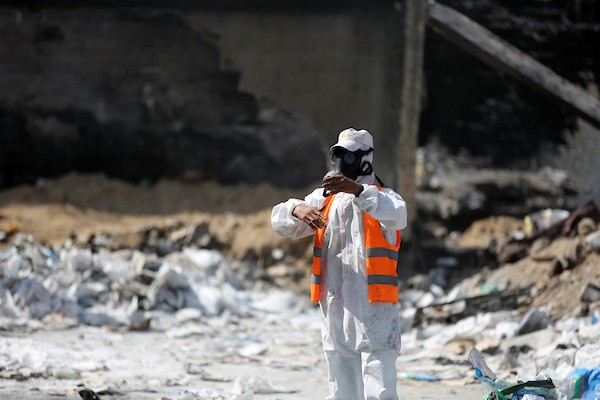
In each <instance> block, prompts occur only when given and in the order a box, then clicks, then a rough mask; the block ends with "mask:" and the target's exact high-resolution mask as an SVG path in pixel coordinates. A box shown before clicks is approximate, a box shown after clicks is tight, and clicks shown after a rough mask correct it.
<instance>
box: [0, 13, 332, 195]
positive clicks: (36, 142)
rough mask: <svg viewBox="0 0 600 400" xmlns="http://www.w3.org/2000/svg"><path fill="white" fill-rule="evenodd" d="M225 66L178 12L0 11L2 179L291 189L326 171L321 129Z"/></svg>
mask: <svg viewBox="0 0 600 400" xmlns="http://www.w3.org/2000/svg"><path fill="white" fill-rule="evenodd" d="M219 63H220V56H219V52H218V49H217V48H216V47H215V46H214V45H212V44H211V43H209V42H208V41H207V40H206V39H205V37H204V36H203V35H202V34H201V33H200V32H198V31H197V30H194V29H191V28H190V27H189V26H188V25H187V23H186V22H185V21H184V20H183V19H182V18H181V17H179V16H177V15H174V14H173V13H170V12H165V11H157V10H147V9H146V10H123V9H119V8H115V9H92V8H86V9H73V8H51V9H44V8H41V9H35V10H34V9H19V8H2V9H0V187H6V186H11V185H14V184H18V183H22V182H32V181H34V180H35V179H36V178H37V177H51V176H55V175H59V174H62V173H65V172H67V171H70V170H78V171H83V172H91V171H103V172H106V173H107V174H109V175H111V176H117V177H121V178H125V179H129V180H133V181H137V180H141V179H150V180H153V179H158V178H160V177H164V176H171V177H175V176H182V175H185V176H193V177H194V178H196V179H208V178H214V179H218V180H220V181H221V182H224V183H237V182H250V183H252V182H261V181H268V182H273V183H276V184H282V185H287V186H298V185H305V184H306V183H307V182H311V181H313V180H315V179H318V178H319V177H320V176H322V173H323V169H324V165H323V164H322V163H319V162H318V160H320V158H319V157H318V155H319V154H322V153H321V151H322V150H321V145H320V141H319V140H318V139H317V137H316V136H315V134H314V131H313V130H311V128H310V127H309V126H307V125H306V124H304V123H302V122H301V121H299V120H298V119H296V118H294V117H292V116H291V115H289V114H288V113H285V112H283V111H277V110H265V109H261V108H260V107H259V106H258V103H257V101H256V98H255V97H254V95H252V94H249V93H245V92H243V91H240V89H239V73H237V72H235V71H223V70H221V69H220V65H219ZM288 136H293V138H292V139H291V140H288V139H289V138H288ZM274 149H276V151H275V150H274ZM309 149H310V151H309ZM290 153H292V155H290ZM315 155H316V156H317V157H316V159H317V162H315ZM290 159H292V160H294V162H295V163H296V165H298V166H299V168H298V169H297V170H295V171H294V172H293V173H290V172H289V171H287V170H286V168H285V166H286V165H287V163H288V162H289V160H290Z"/></svg>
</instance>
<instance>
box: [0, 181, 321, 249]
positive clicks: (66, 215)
mask: <svg viewBox="0 0 600 400" xmlns="http://www.w3.org/2000/svg"><path fill="white" fill-rule="evenodd" d="M310 190H312V188H306V189H300V190H299V189H296V190H293V189H280V188H276V187H273V186H271V185H268V184H261V185H257V186H249V185H236V186H222V185H219V184H217V183H214V182H205V183H184V182H179V181H160V182H158V183H157V184H156V185H153V186H150V185H132V184H129V183H126V182H123V181H120V180H116V179H108V178H106V177H105V176H103V175H82V174H75V173H73V174H69V175H66V176H63V177H62V178H60V179H56V180H48V181H40V182H38V184H37V185H35V186H20V187H16V188H13V189H10V190H6V191H3V192H0V230H3V231H5V232H13V233H16V232H20V233H25V234H28V235H32V236H33V237H34V238H35V240H37V241H40V242H43V243H47V244H49V245H53V246H54V245H62V244H63V243H65V241H67V240H69V239H72V238H74V237H86V236H89V235H93V234H98V233H105V234H125V233H129V232H140V231H143V230H144V229H149V228H159V229H160V228H164V227H168V226H182V225H189V224H194V223H206V224H208V226H209V229H210V230H211V232H213V233H214V234H215V235H216V239H217V240H218V241H219V242H220V243H227V246H226V247H225V248H224V249H223V250H224V252H225V253H226V254H227V255H228V256H230V257H232V258H236V259H239V258H243V257H244V256H251V257H254V258H260V259H267V258H269V257H270V253H271V252H272V250H273V249H275V248H281V249H283V250H284V251H285V254H295V255H297V256H298V255H301V254H303V253H304V252H305V249H306V248H307V246H308V242H307V241H300V242H292V241H290V240H287V239H285V238H282V237H279V236H278V235H277V234H275V232H274V231H273V229H272V228H271V221H270V213H271V208H272V207H273V205H275V204H277V203H278V202H281V201H285V200H287V199H288V198H290V197H299V198H303V196H304V195H305V194H306V193H308V192H309V191H310ZM0 245H1V244H0ZM4 245H7V243H5V244H4Z"/></svg>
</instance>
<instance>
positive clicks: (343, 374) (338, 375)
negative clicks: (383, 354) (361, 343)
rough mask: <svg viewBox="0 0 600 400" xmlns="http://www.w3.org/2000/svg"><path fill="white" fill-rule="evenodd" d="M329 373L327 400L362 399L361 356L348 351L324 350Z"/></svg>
mask: <svg viewBox="0 0 600 400" xmlns="http://www.w3.org/2000/svg"><path fill="white" fill-rule="evenodd" d="M325 360H326V361H327V368H328V372H329V396H328V397H327V400H360V399H362V398H363V397H362V396H363V392H364V389H363V381H362V369H361V356H360V353H358V352H353V351H352V350H350V349H346V350H342V351H334V350H325Z"/></svg>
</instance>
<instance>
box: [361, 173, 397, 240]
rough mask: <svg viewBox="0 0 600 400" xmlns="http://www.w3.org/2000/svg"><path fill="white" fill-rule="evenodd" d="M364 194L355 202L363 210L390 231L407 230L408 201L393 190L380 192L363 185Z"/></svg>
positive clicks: (384, 189) (385, 189) (372, 187)
mask: <svg viewBox="0 0 600 400" xmlns="http://www.w3.org/2000/svg"><path fill="white" fill-rule="evenodd" d="M362 186H363V190H362V192H361V193H360V194H359V195H358V196H357V197H356V198H355V199H354V200H353V201H354V204H356V206H357V207H358V208H360V209H361V210H363V211H365V212H367V213H369V215H370V216H371V217H373V218H375V219H376V220H378V221H379V223H380V224H381V226H382V227H383V228H385V229H389V230H397V229H404V228H406V224H407V211H406V201H404V199H403V198H402V196H400V195H399V194H398V193H396V192H395V191H394V190H393V189H391V188H383V189H381V190H379V189H378V188H377V186H375V185H365V184H363V185H362Z"/></svg>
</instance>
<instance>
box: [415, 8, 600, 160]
mask: <svg viewBox="0 0 600 400" xmlns="http://www.w3.org/2000/svg"><path fill="white" fill-rule="evenodd" d="M443 4H444V5H447V6H450V7H453V8H455V9H456V10H458V11H460V12H461V13H463V14H465V15H466V16H468V17H469V18H471V19H473V20H474V21H476V22H478V23H479V24H481V25H483V26H484V27H486V28H487V29H489V30H491V31H492V32H493V33H494V34H496V35H498V36H499V37H501V38H502V39H504V40H506V41H507V42H508V43H510V44H511V45H513V46H515V47H517V48H518V49H520V50H522V51H524V52H526V53H527V54H528V55H530V56H532V57H533V58H535V59H536V60H538V61H540V62H541V63H542V64H544V65H545V66H547V67H549V68H550V69H552V70H553V71H554V72H556V73H557V74H559V75H560V76H562V77H564V78H565V79H567V80H568V81H570V82H573V83H574V84H576V85H578V86H580V87H582V88H584V89H586V90H588V91H590V92H591V93H593V94H594V95H596V96H597V89H596V88H597V87H598V84H599V82H600V34H599V32H600V8H599V5H598V3H597V2H594V1H587V0H581V1H568V2H563V1H555V0H551V1H533V2H519V1H509V0H485V1H478V2H472V1H464V0H448V1H444V2H443ZM425 74H426V81H427V96H426V101H425V105H424V110H423V113H422V115H421V128H422V130H421V136H420V139H421V144H424V143H427V142H429V141H431V139H432V138H434V137H435V138H437V139H439V141H440V142H441V143H443V144H444V145H446V146H448V147H450V149H451V150H452V151H454V152H458V151H460V150H461V149H466V150H468V151H469V152H470V153H471V154H475V155H482V156H487V157H489V159H490V161H492V162H493V163H494V164H495V165H496V166H503V167H509V166H514V165H515V164H517V165H519V166H524V167H536V166H537V165H538V164H539V157H538V153H540V152H541V151H544V150H547V149H550V150H553V151H555V150H556V147H557V144H561V143H563V142H564V135H565V132H567V131H573V130H576V129H577V126H576V118H575V115H574V114H573V113H571V112H569V111H567V110H566V109H565V108H563V107H561V106H559V105H556V104H555V103H554V102H552V101H551V100H550V99H548V98H546V97H544V96H543V95H541V94H539V93H538V92H536V91H532V90H531V89H530V88H529V87H528V86H526V85H525V84H522V83H520V82H517V81H516V80H515V79H513V78H512V77H510V76H507V75H505V74H502V73H500V72H498V71H496V70H494V69H492V68H490V67H489V66H487V65H485V64H483V63H482V62H481V61H479V60H478V59H476V58H475V57H473V56H472V55H470V54H467V53H465V52H464V51H463V50H461V49H460V48H458V47H457V46H455V45H454V44H451V43H449V42H447V41H446V40H445V39H444V38H443V37H441V36H440V35H438V34H437V33H436V32H435V31H433V30H428V32H427V42H426V49H425Z"/></svg>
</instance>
